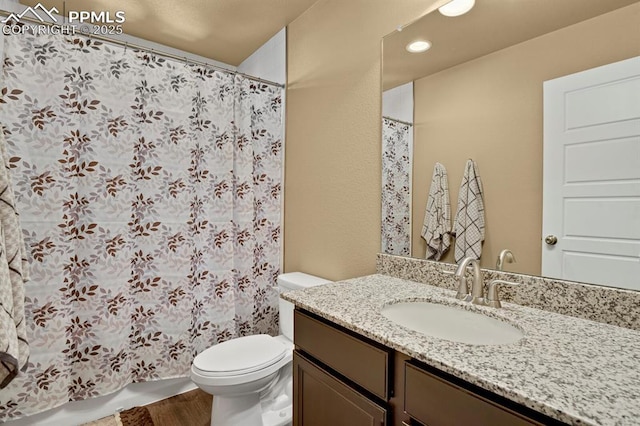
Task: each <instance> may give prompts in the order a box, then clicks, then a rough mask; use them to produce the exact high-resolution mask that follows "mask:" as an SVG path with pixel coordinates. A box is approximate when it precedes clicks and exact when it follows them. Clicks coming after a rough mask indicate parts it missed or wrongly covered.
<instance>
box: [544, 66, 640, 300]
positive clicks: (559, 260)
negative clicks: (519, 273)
mask: <svg viewBox="0 0 640 426" xmlns="http://www.w3.org/2000/svg"><path fill="white" fill-rule="evenodd" d="M543 173H544V177H543V186H544V191H543V213H542V232H543V235H542V240H543V242H542V274H543V275H544V276H549V277H556V278H562V279H566V280H574V281H583V282H589V283H594V284H602V285H608V286H613V287H622V288H629V289H637V290H640V57H636V58H632V59H628V60H625V61H621V62H616V63H613V64H610V65H605V66H602V67H598V68H594V69H591V70H588V71H584V72H580V73H577V74H572V75H568V76H565V77H561V78H558V79H555V80H550V81H546V82H544V172H543ZM554 238H555V239H557V242H556V243H555V244H554Z"/></svg>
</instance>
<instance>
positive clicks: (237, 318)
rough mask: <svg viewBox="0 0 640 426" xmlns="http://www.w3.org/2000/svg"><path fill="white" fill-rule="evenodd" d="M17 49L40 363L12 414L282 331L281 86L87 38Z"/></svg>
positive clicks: (10, 56)
mask: <svg viewBox="0 0 640 426" xmlns="http://www.w3.org/2000/svg"><path fill="white" fill-rule="evenodd" d="M4 43H5V46H4V58H3V62H2V80H0V90H1V93H2V96H1V97H0V125H2V126H3V131H4V135H5V137H6V140H7V143H8V150H9V154H10V157H11V168H12V174H13V177H14V180H15V192H16V198H17V201H16V202H17V205H18V209H19V211H20V212H21V215H22V216H21V219H22V226H23V229H24V237H25V241H26V245H27V251H28V257H29V261H30V268H31V281H30V282H29V283H28V284H27V286H26V315H27V321H28V337H29V340H30V342H29V343H30V346H31V358H30V362H29V364H28V370H27V372H26V373H25V374H21V375H20V376H18V377H17V378H16V379H15V380H14V381H13V382H12V383H11V384H10V385H9V386H8V387H7V388H6V389H3V390H2V392H0V421H2V420H8V419H11V418H17V417H20V416H23V415H29V414H33V413H36V412H39V411H43V410H46V409H49V408H53V407H55V406H58V405H61V404H63V403H65V402H67V401H74V400H82V399H86V398H90V397H94V396H98V395H104V394H107V393H110V392H113V391H116V390H118V389H120V388H122V387H124V386H126V385H127V384H128V383H131V382H142V381H149V380H158V379H164V378H172V377H182V376H185V375H187V373H188V371H189V368H190V365H191V361H192V359H193V357H194V356H195V355H196V354H197V353H199V352H200V351H202V350H203V349H205V348H206V347H208V346H210V345H212V344H215V343H217V342H222V341H224V340H227V339H229V338H232V337H235V336H241V335H247V334H255V333H270V334H273V333H276V332H277V301H278V291H277V288H276V277H277V274H278V273H279V271H280V245H281V244H280V241H281V232H280V222H281V191H282V183H281V179H282V161H283V155H282V148H283V147H282V134H283V128H282V121H281V117H282V111H281V95H282V89H281V88H280V87H275V86H271V85H266V84H263V83H257V82H254V81H252V80H249V79H246V78H243V77H241V76H237V75H233V74H230V73H226V72H221V71H216V70H213V69H209V68H203V67H199V66H194V65H185V64H184V63H180V62H174V61H171V60H166V59H163V58H161V57H159V56H155V55H153V54H149V53H145V52H141V51H132V50H127V49H124V48H120V47H114V46H112V45H109V44H104V43H101V42H97V41H95V40H90V39H85V38H70V37H66V38H65V37H61V36H59V37H56V36H44V35H39V36H37V37H36V36H31V35H26V34H21V35H14V36H8V37H6V38H5V41H4Z"/></svg>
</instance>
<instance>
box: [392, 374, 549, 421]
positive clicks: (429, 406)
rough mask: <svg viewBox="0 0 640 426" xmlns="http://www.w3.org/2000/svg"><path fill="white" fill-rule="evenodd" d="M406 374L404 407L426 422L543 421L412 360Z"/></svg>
mask: <svg viewBox="0 0 640 426" xmlns="http://www.w3.org/2000/svg"><path fill="white" fill-rule="evenodd" d="M404 378H405V388H404V392H405V393H404V409H405V411H406V413H407V414H408V415H409V416H411V418H413V419H416V420H418V421H420V422H421V423H424V424H425V425H429V426H458V425H509V426H531V425H542V423H538V422H536V421H534V420H532V419H530V418H528V417H525V416H524V415H522V414H519V413H516V412H514V411H511V410H509V409H508V408H505V407H503V406H501V405H499V404H497V403H495V402H494V401H491V400H489V399H487V398H484V397H482V396H479V395H477V394H474V393H472V392H470V391H468V390H466V389H464V388H461V387H459V386H457V385H455V384H452V383H451V382H449V381H446V380H444V379H443V378H441V377H439V376H436V375H434V374H432V373H430V372H428V371H425V370H424V369H422V368H420V367H418V366H416V365H413V364H411V363H405V376H404Z"/></svg>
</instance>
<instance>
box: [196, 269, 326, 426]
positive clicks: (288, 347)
mask: <svg viewBox="0 0 640 426" xmlns="http://www.w3.org/2000/svg"><path fill="white" fill-rule="evenodd" d="M330 282H331V281H329V280H325V279H323V278H319V277H315V276H313V275H308V274H303V273H301V272H290V273H287V274H282V275H280V276H278V287H279V289H280V292H285V291H290V290H297V289H301V288H308V287H315V286H317V285H322V284H327V283H330ZM279 308H280V335H279V336H276V337H271V336H268V335H266V334H259V335H254V336H245V337H238V338H236V339H231V340H228V341H226V342H223V343H220V344H218V345H215V346H212V347H210V348H209V349H206V350H205V351H203V352H202V353H200V354H199V355H198V356H196V358H195V359H194V360H193V364H192V365H191V380H193V382H194V383H195V384H196V385H198V387H199V388H200V389H202V390H203V391H205V392H207V393H209V394H211V395H213V407H212V409H211V425H212V426H285V425H289V424H291V419H292V416H293V406H292V394H293V370H292V367H291V360H292V357H293V308H294V307H293V304H292V303H289V302H287V301H285V300H283V299H280V306H279Z"/></svg>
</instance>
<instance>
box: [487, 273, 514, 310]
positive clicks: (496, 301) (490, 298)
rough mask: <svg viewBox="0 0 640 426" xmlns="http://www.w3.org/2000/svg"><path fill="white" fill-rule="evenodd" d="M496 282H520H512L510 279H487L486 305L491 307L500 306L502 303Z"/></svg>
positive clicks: (510, 283) (507, 283)
mask: <svg viewBox="0 0 640 426" xmlns="http://www.w3.org/2000/svg"><path fill="white" fill-rule="evenodd" d="M498 284H506V285H520V283H514V282H512V281H505V280H498V279H496V280H491V281H489V288H488V289H487V299H486V301H485V302H486V304H487V306H491V307H492V308H500V307H502V304H501V303H500V298H499V296H498Z"/></svg>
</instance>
